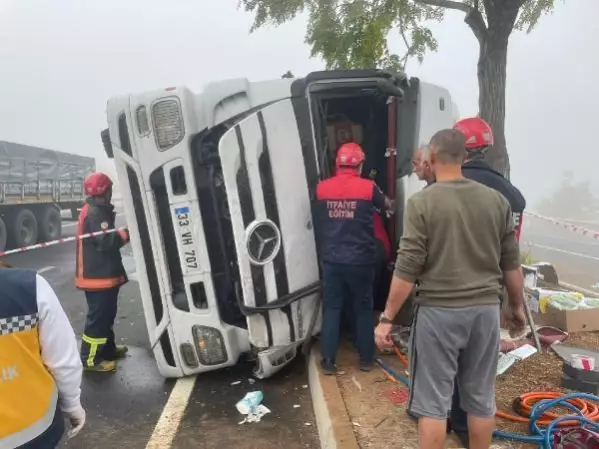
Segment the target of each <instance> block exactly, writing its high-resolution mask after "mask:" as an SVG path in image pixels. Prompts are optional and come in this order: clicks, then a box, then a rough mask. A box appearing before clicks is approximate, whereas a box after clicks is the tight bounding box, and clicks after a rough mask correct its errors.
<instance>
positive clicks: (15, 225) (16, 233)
mask: <svg viewBox="0 0 599 449" xmlns="http://www.w3.org/2000/svg"><path fill="white" fill-rule="evenodd" d="M37 232H38V229H37V219H36V218H35V215H34V214H33V212H31V211H30V210H29V209H21V210H20V211H19V212H17V213H16V214H15V215H14V219H13V221H12V223H11V224H10V226H9V233H10V239H11V243H12V245H13V246H14V247H15V248H22V247H24V246H29V245H35V244H36V243H37Z"/></svg>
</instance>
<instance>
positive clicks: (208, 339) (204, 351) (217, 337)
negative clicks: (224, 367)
mask: <svg viewBox="0 0 599 449" xmlns="http://www.w3.org/2000/svg"><path fill="white" fill-rule="evenodd" d="M192 332H193V336H194V339H195V342H196V349H197V351H198V357H199V359H200V363H201V364H202V365H206V366H210V365H220V364H221V363H225V362H226V361H227V359H228V357H227V348H226V346H225V340H224V338H223V334H222V333H221V332H220V331H219V330H218V329H215V328H214V327H208V326H193V328H192Z"/></svg>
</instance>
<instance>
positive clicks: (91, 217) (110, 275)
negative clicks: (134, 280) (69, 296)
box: [75, 173, 129, 372]
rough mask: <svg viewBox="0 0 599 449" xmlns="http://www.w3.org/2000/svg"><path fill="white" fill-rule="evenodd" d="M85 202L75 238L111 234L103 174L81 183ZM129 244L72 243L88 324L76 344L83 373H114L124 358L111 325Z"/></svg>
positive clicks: (110, 239)
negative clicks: (125, 251)
mask: <svg viewBox="0 0 599 449" xmlns="http://www.w3.org/2000/svg"><path fill="white" fill-rule="evenodd" d="M83 188H84V191H85V194H86V195H87V199H86V203H85V205H84V206H83V209H81V214H80V215H79V223H78V224H77V235H82V234H87V233H91V232H98V231H107V230H109V229H114V227H115V217H116V213H115V212H114V206H113V205H112V204H111V200H112V181H111V180H110V178H109V177H108V176H106V175H105V174H104V173H92V174H91V175H89V176H88V177H87V178H86V179H85V181H84V184H83ZM128 242H129V231H128V230H127V229H126V228H121V229H119V230H118V232H113V233H110V234H105V235H100V236H97V237H92V238H88V239H84V240H78V241H77V262H76V264H77V268H76V275H75V286H76V287H77V288H79V289H81V290H83V291H85V297H86V299H87V307H88V312H87V320H86V323H85V330H84V331H83V337H82V340H83V341H82V343H81V361H82V362H83V368H84V369H85V370H88V371H99V372H110V371H115V370H116V360H117V359H119V358H122V357H124V356H125V354H126V353H127V350H128V348H127V347H126V346H117V345H116V343H115V339H114V331H113V326H114V320H115V318H116V313H117V300H118V296H119V289H120V287H121V286H122V285H123V284H125V283H126V282H127V275H126V273H125V268H124V267H123V261H122V257H121V253H120V249H121V247H123V245H125V244H127V243H128Z"/></svg>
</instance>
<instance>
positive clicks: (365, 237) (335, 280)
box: [315, 143, 393, 375]
mask: <svg viewBox="0 0 599 449" xmlns="http://www.w3.org/2000/svg"><path fill="white" fill-rule="evenodd" d="M364 159H365V156H364V152H363V151H362V148H361V147H360V146H359V145H358V144H356V143H346V144H343V145H342V146H341V147H340V148H339V150H338V151H337V157H336V161H335V166H336V167H335V168H336V169H335V176H333V177H331V178H329V179H326V180H324V181H321V182H320V183H319V184H318V186H317V188H316V197H317V201H316V209H315V215H316V223H315V224H316V232H317V242H318V245H319V253H320V258H321V260H322V264H323V283H324V288H323V323H322V332H321V351H322V361H321V363H322V368H323V371H324V373H325V374H329V375H330V374H334V373H335V371H336V367H335V357H336V354H337V349H338V346H339V327H340V321H341V311H342V306H343V302H344V296H345V292H348V294H349V295H350V296H351V300H352V312H353V315H354V317H353V318H354V319H353V320H352V321H353V324H354V327H355V343H356V346H357V349H358V352H359V354H360V368H361V369H362V370H365V371H368V370H370V369H371V368H372V365H373V362H374V323H373V319H372V315H373V304H372V300H373V298H372V295H373V291H372V290H373V284H374V278H375V263H376V251H375V248H376V242H375V236H374V223H373V221H374V219H373V216H374V215H373V213H374V208H378V209H380V210H384V209H388V210H393V208H392V206H393V204H392V202H391V201H390V200H388V199H387V198H386V197H385V196H384V195H383V193H382V192H381V190H380V189H379V188H378V187H377V185H376V184H375V183H374V182H373V181H371V180H369V179H364V178H362V177H361V176H360V174H361V171H362V165H363V163H364Z"/></svg>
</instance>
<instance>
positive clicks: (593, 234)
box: [524, 212, 599, 239]
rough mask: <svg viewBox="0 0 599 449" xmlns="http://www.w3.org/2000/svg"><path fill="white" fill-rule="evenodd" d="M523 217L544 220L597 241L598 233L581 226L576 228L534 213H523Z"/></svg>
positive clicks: (570, 224)
mask: <svg viewBox="0 0 599 449" xmlns="http://www.w3.org/2000/svg"><path fill="white" fill-rule="evenodd" d="M524 214H525V215H530V216H531V217H534V218H538V219H540V220H545V221H548V222H550V223H553V224H554V225H557V226H561V227H562V228H565V229H567V230H569V231H572V232H576V233H578V234H582V235H586V236H587V237H591V238H594V239H599V231H593V230H592V229H587V228H583V227H582V226H578V225H575V224H572V223H567V222H565V221H561V220H556V219H555V218H550V217H545V216H544V215H539V214H535V213H534V212H524Z"/></svg>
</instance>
